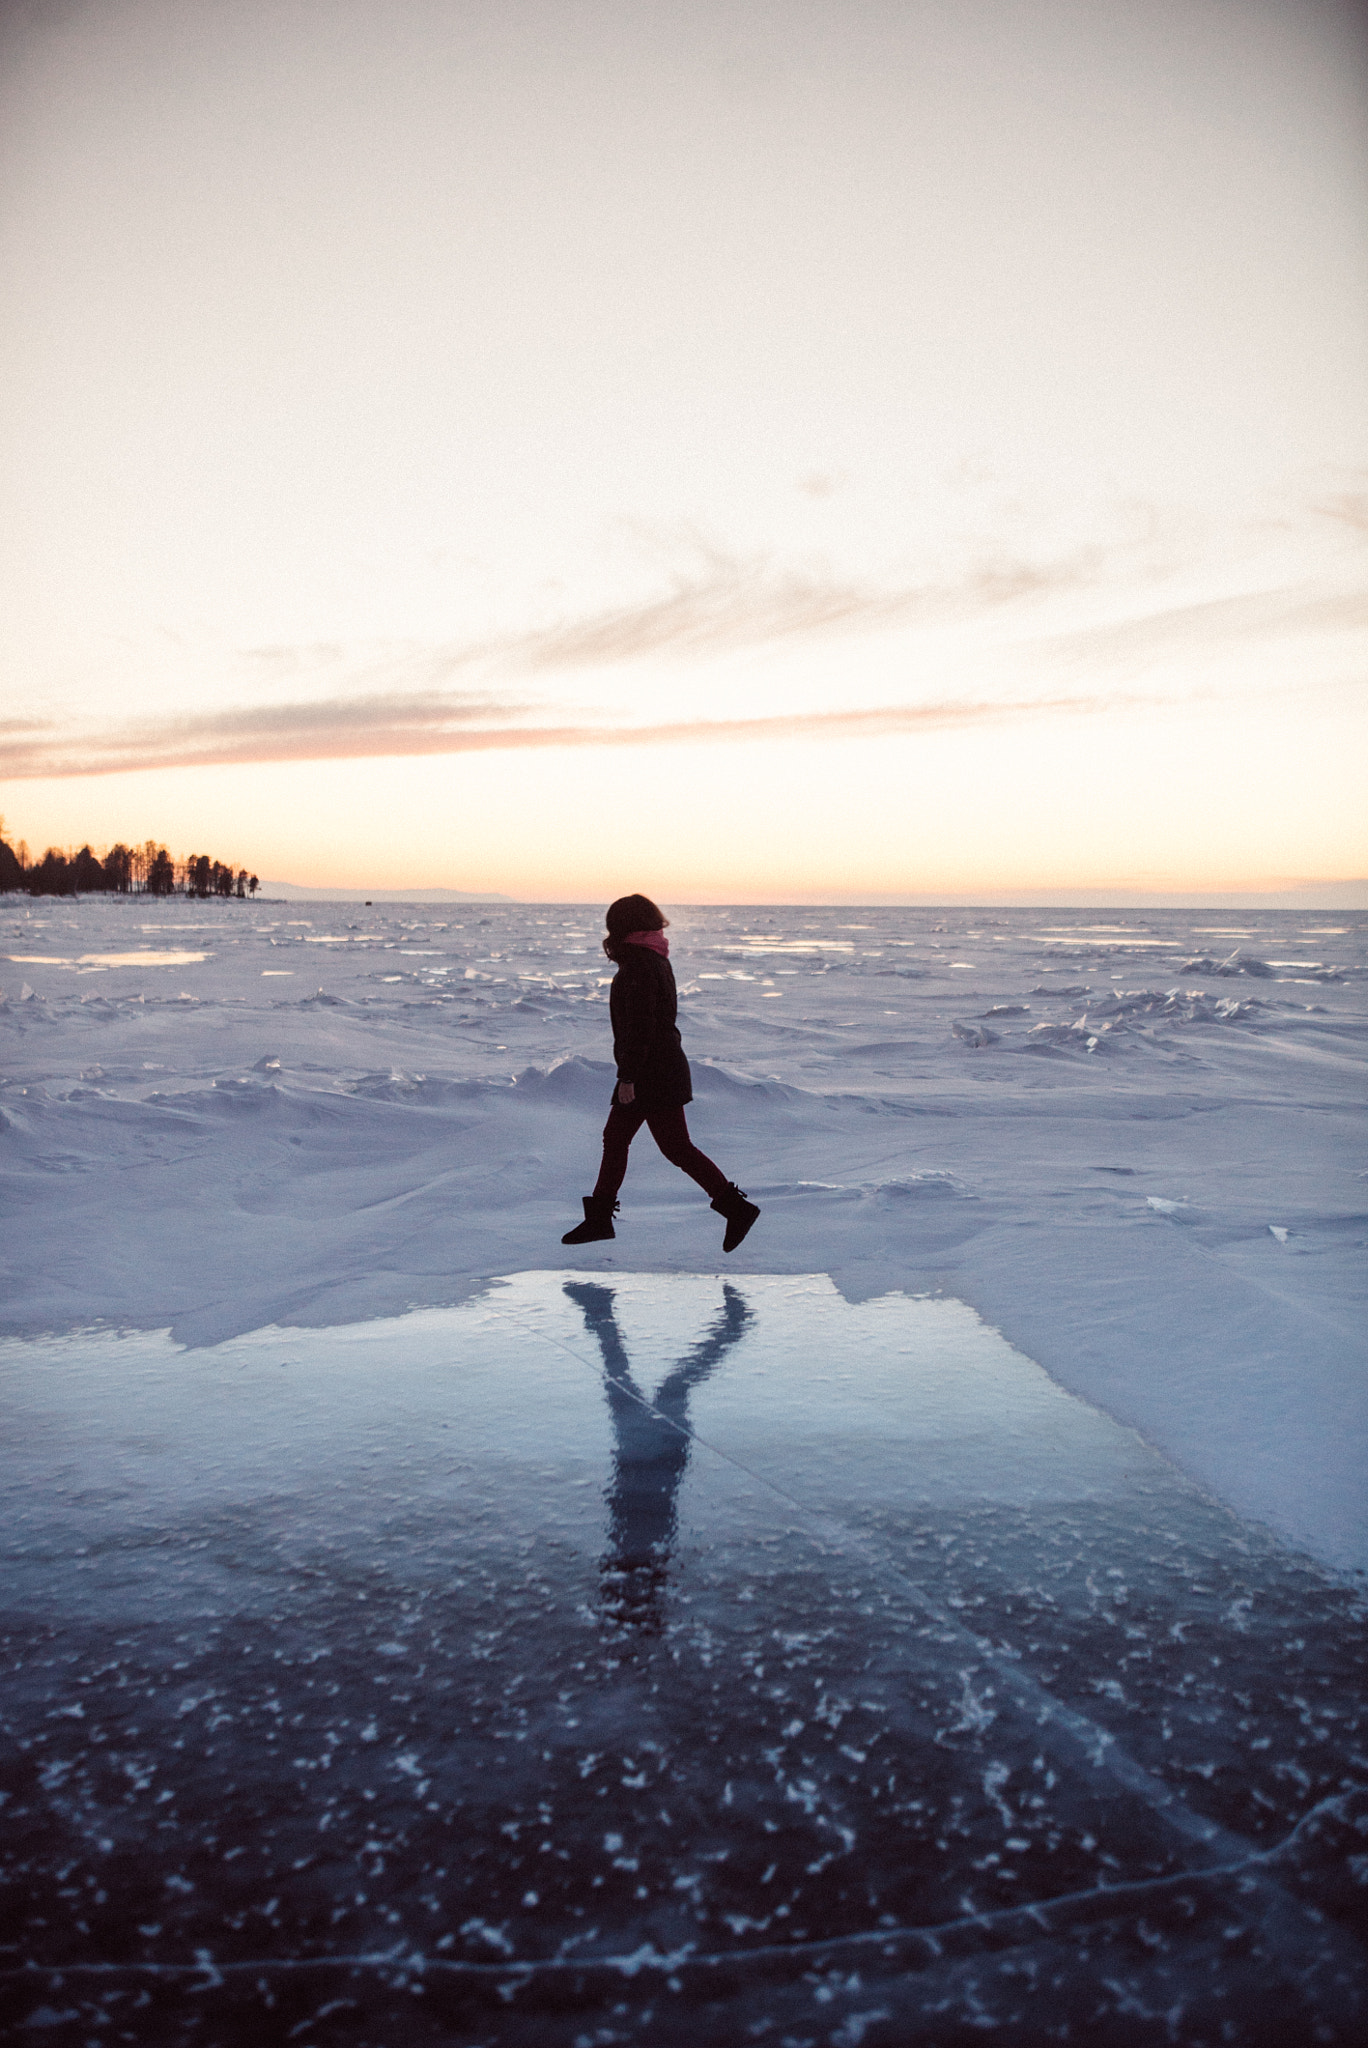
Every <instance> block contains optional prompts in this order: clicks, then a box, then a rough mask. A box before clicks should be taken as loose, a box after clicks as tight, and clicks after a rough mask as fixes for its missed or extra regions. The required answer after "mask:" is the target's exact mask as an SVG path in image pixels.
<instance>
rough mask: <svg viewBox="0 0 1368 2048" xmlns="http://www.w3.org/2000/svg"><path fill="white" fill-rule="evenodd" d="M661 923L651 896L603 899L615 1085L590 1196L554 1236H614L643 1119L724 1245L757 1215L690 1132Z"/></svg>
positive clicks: (688, 1083)
mask: <svg viewBox="0 0 1368 2048" xmlns="http://www.w3.org/2000/svg"><path fill="white" fill-rule="evenodd" d="M668 922H669V920H668V919H667V918H665V917H662V916H661V914H660V912H659V910H658V909H657V908H656V906H655V904H654V903H652V901H651V899H650V897H649V896H619V897H618V899H617V901H616V902H615V903H610V904H609V906H608V914H607V918H606V923H607V926H608V935H607V937H606V938H605V939H604V941H603V950H604V952H605V953H606V954H607V955H608V958H609V959H610V960H611V961H613V963H614V964H615V966H616V967H617V973H616V974H615V975H614V976H613V986H612V990H611V992H610V996H609V1009H610V1013H611V1016H612V1021H613V1057H614V1059H615V1060H616V1061H617V1075H618V1077H617V1086H616V1087H615V1088H614V1090H613V1102H612V1107H611V1108H610V1110H609V1112H608V1121H607V1123H606V1124H605V1125H604V1127H603V1164H602V1165H601V1166H600V1168H599V1177H598V1181H597V1184H596V1185H595V1188H594V1192H593V1194H592V1195H585V1196H584V1197H583V1201H584V1221H583V1223H577V1224H576V1225H575V1228H574V1229H573V1230H567V1231H566V1233H565V1236H564V1237H563V1238H562V1239H561V1243H562V1244H594V1243H596V1242H597V1241H598V1239H600V1238H606V1237H613V1236H615V1235H616V1233H615V1231H614V1229H613V1213H614V1211H615V1210H616V1208H617V1205H618V1204H617V1193H618V1189H619V1188H620V1187H621V1186H622V1183H623V1179H624V1178H625V1176H626V1172H627V1153H628V1148H629V1147H630V1145H631V1142H632V1140H633V1138H634V1137H635V1136H636V1134H637V1132H638V1131H639V1130H640V1129H641V1126H642V1125H643V1124H645V1125H646V1127H647V1129H648V1130H649V1131H650V1133H651V1136H652V1137H653V1138H654V1139H655V1141H656V1143H657V1145H659V1147H660V1149H661V1151H662V1152H663V1153H664V1154H665V1157H666V1158H667V1159H668V1160H669V1161H670V1162H671V1164H672V1165H674V1166H678V1167H680V1168H682V1170H683V1171H684V1172H685V1173H687V1174H688V1175H689V1177H690V1179H692V1180H696V1181H697V1182H698V1185H699V1186H700V1187H701V1188H702V1190H703V1192H704V1194H706V1195H711V1197H712V1206H713V1208H714V1209H716V1211H717V1213H718V1215H719V1216H725V1217H726V1219H727V1230H726V1235H725V1237H724V1238H723V1240H722V1249H723V1251H724V1252H734V1251H735V1250H736V1247H737V1246H738V1245H739V1244H740V1242H741V1240H742V1238H743V1237H744V1236H745V1235H746V1232H747V1231H748V1230H749V1229H750V1227H751V1225H752V1223H754V1221H755V1219H756V1217H757V1216H758V1215H759V1214H760V1211H759V1209H758V1208H757V1207H756V1205H755V1203H754V1202H749V1201H747V1199H746V1197H745V1195H744V1194H743V1192H742V1190H741V1189H740V1188H738V1187H737V1186H735V1185H734V1183H733V1182H731V1181H729V1180H728V1179H727V1178H726V1177H725V1175H724V1174H723V1173H722V1171H721V1169H720V1168H719V1167H716V1166H714V1164H713V1162H712V1160H711V1159H709V1158H708V1156H707V1154H706V1152H700V1151H699V1149H698V1147H697V1145H695V1144H694V1142H693V1139H692V1138H691V1137H690V1136H689V1126H688V1124H687V1123H686V1122H685V1119H684V1105H685V1103H686V1102H692V1101H693V1081H692V1078H691V1076H690V1073H689V1062H688V1061H687V1060H686V1059H685V1057H684V1047H683V1044H682V1043H681V1041H680V1036H679V1027H678V1025H677V1024H676V1023H675V1011H676V997H675V978H674V970H673V968H672V967H671V966H670V942H669V940H668V939H667V938H666V936H665V926H666V924H667V923H668Z"/></svg>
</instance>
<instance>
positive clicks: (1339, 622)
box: [1050, 588, 1368, 663]
mask: <svg viewBox="0 0 1368 2048" xmlns="http://www.w3.org/2000/svg"><path fill="white" fill-rule="evenodd" d="M1366 627H1368V590H1362V589H1359V590H1331V591H1307V590H1298V589H1293V588H1289V589H1283V590H1260V591H1249V592H1243V593H1240V594H1237V595H1236V596H1233V597H1215V598H1206V599H1202V600H1200V601H1199V602H1197V603H1193V604H1181V605H1167V606H1162V607H1160V608H1158V609H1155V610H1151V611H1143V612H1137V613H1134V614H1132V616H1131V617H1129V618H1121V619H1109V620H1106V621H1103V622H1100V623H1098V624H1096V625H1089V626H1079V627H1075V628H1072V629H1071V630H1070V631H1068V632H1067V633H1063V634H1059V635H1056V636H1053V637H1052V640H1051V642H1050V644H1051V645H1053V646H1055V647H1056V648H1059V649H1066V650H1068V651H1070V652H1071V653H1073V654H1075V655H1077V656H1079V657H1080V658H1082V659H1084V660H1086V661H1088V662H1091V663H1096V662H1098V661H1099V660H1107V661H1115V660H1125V659H1128V658H1134V659H1138V660H1142V661H1143V660H1155V659H1158V658H1159V657H1161V656H1165V655H1171V654H1175V653H1179V652H1187V651H1191V650H1194V649H1198V650H1200V651H1202V652H1203V653H1206V654H1210V653H1212V652H1213V651H1215V650H1216V649H1217V648H1218V647H1220V646H1221V645H1223V644H1225V645H1233V644H1235V643H1238V642H1241V641H1249V640H1256V639H1257V640H1270V639H1274V638H1285V637H1288V636H1291V635H1295V634H1300V633H1350V632H1358V631H1362V630H1363V629H1364V628H1366Z"/></svg>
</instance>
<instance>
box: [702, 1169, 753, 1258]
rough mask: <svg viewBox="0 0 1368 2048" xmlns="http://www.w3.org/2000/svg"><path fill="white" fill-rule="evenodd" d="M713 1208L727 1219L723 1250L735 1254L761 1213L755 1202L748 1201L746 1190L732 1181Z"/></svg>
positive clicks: (728, 1183)
mask: <svg viewBox="0 0 1368 2048" xmlns="http://www.w3.org/2000/svg"><path fill="white" fill-rule="evenodd" d="M712 1207H713V1208H714V1209H716V1211H717V1213H718V1215H719V1216H725V1217H726V1219H727V1228H726V1232H725V1234H724V1236H723V1239H722V1249H723V1251H724V1252H734V1251H735V1250H736V1247H737V1246H738V1245H739V1244H740V1242H741V1240H742V1238H743V1237H744V1236H745V1235H746V1232H747V1231H748V1230H749V1229H750V1227H751V1225H752V1223H754V1222H755V1220H756V1218H757V1217H758V1216H759V1214H760V1211H759V1209H758V1208H757V1206H756V1204H755V1203H754V1202H752V1201H748V1200H747V1198H746V1195H745V1192H744V1190H743V1189H741V1188H739V1187H737V1185H736V1183H735V1181H730V1180H729V1181H728V1182H727V1185H726V1187H725V1188H724V1189H723V1190H722V1193H721V1194H720V1195H719V1196H718V1198H717V1200H716V1201H715V1202H714V1203H713V1204H712Z"/></svg>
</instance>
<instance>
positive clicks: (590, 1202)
mask: <svg viewBox="0 0 1368 2048" xmlns="http://www.w3.org/2000/svg"><path fill="white" fill-rule="evenodd" d="M580 1200H581V1201H582V1202H583V1203H584V1221H583V1223H577V1224H576V1225H575V1227H574V1229H573V1230H567V1231H566V1233H565V1235H564V1237H563V1238H562V1239H561V1243H562V1244H597V1242H598V1240H599V1239H600V1238H601V1237H616V1236H617V1232H616V1231H615V1230H614V1228H613V1217H614V1214H615V1213H616V1210H617V1197H616V1196H615V1195H581V1197H580Z"/></svg>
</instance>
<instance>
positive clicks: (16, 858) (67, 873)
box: [0, 824, 261, 901]
mask: <svg viewBox="0 0 1368 2048" xmlns="http://www.w3.org/2000/svg"><path fill="white" fill-rule="evenodd" d="M2 829H3V825H2V824H0V830H2ZM260 887H261V884H260V882H259V881H258V880H257V877H256V876H255V875H249V874H248V872H247V870H246V868H238V869H236V870H234V869H233V868H232V867H231V866H230V865H228V863H226V862H224V861H221V860H215V859H213V857H212V856H211V855H210V854H207V853H192V854H188V855H187V856H186V858H185V859H184V860H173V859H172V858H171V855H170V854H169V853H168V852H167V850H166V848H165V847H164V846H158V845H157V843H156V841H155V840H154V839H149V840H147V841H145V842H144V844H143V845H142V846H125V845H124V844H123V843H122V841H120V842H119V843H118V844H117V845H114V846H111V847H110V848H109V850H108V852H107V853H106V854H105V855H104V857H103V858H101V857H100V855H99V854H97V853H95V852H94V851H93V849H92V848H91V847H89V846H83V847H82V848H81V850H80V852H79V853H72V852H70V851H67V852H63V851H62V849H61V848H60V847H58V846H50V847H49V848H48V850H47V852H46V853H45V854H44V855H43V857H42V859H41V860H37V861H31V860H30V859H29V850H28V848H27V846H25V844H24V842H23V841H22V840H20V842H19V844H18V845H17V846H10V845H9V844H8V843H7V842H6V841H5V839H3V838H0V890H7V889H9V890H13V889H22V890H24V891H25V892H26V893H27V894H28V895H30V896H98V895H114V896H195V897H198V898H199V899H200V900H201V901H204V900H205V899H207V898H208V897H210V896H236V897H247V896H255V895H256V892H257V890H258V889H259V888H260Z"/></svg>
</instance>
